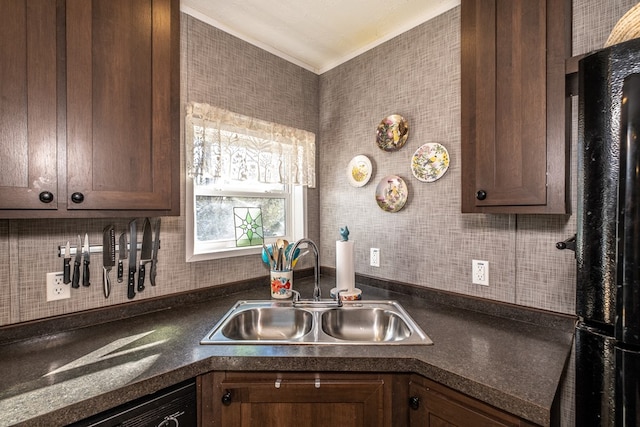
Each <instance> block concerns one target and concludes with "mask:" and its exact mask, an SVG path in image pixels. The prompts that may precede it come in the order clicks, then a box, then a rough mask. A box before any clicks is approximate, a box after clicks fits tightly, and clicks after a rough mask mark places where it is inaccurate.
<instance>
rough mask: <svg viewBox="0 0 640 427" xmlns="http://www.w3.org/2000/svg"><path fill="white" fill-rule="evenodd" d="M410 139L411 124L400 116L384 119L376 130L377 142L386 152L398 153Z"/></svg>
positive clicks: (394, 115)
mask: <svg viewBox="0 0 640 427" xmlns="http://www.w3.org/2000/svg"><path fill="white" fill-rule="evenodd" d="M408 137H409V123H407V120H406V119H405V118H404V117H402V116H401V115H399V114H392V115H390V116H388V117H385V118H384V119H382V121H381V122H380V124H379V125H378V129H377V130H376V142H377V143H378V147H380V149H382V150H384V151H396V150H399V149H400V148H402V146H403V145H404V143H405V142H407V138H408Z"/></svg>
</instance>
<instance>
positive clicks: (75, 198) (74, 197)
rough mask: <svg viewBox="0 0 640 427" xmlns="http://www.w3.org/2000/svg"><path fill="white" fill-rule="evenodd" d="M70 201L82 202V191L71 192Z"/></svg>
mask: <svg viewBox="0 0 640 427" xmlns="http://www.w3.org/2000/svg"><path fill="white" fill-rule="evenodd" d="M71 201H72V202H73V203H82V202H84V194H82V193H77V192H76V193H73V194H72V195H71Z"/></svg>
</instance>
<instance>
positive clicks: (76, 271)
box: [71, 261, 80, 288]
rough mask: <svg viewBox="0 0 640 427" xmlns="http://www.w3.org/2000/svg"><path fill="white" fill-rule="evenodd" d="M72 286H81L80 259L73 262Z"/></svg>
mask: <svg viewBox="0 0 640 427" xmlns="http://www.w3.org/2000/svg"><path fill="white" fill-rule="evenodd" d="M71 287H72V288H79V287H80V263H79V262H78V261H74V262H73V281H72V282H71Z"/></svg>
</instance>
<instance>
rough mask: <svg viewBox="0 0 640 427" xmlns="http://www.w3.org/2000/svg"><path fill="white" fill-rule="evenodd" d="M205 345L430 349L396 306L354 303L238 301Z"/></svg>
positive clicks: (384, 302) (391, 304)
mask: <svg viewBox="0 0 640 427" xmlns="http://www.w3.org/2000/svg"><path fill="white" fill-rule="evenodd" d="M200 343H201V344H252V345H253V344H271V345H274V344H334V345H336V344H360V345H398V344H404V345H430V344H433V342H432V341H431V339H430V338H429V337H428V336H427V335H426V334H425V333H424V331H422V329H420V327H419V326H418V325H417V324H416V323H415V322H414V320H413V319H412V318H411V316H409V314H408V313H407V312H406V311H405V310H404V309H403V308H402V306H401V305H400V304H398V303H397V302H396V301H353V302H346V301H345V302H344V303H343V304H342V306H341V307H336V306H332V305H329V304H327V305H323V304H310V305H309V306H294V305H293V304H292V303H291V302H280V301H275V300H267V301H238V302H237V303H236V304H235V305H234V306H233V307H232V308H231V309H230V310H229V311H228V312H227V313H226V314H225V315H224V316H223V317H222V319H220V321H218V323H216V325H215V326H214V327H213V329H212V330H211V331H210V332H209V333H207V335H206V336H205V337H204V338H203V339H202V341H200Z"/></svg>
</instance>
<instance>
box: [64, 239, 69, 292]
mask: <svg viewBox="0 0 640 427" xmlns="http://www.w3.org/2000/svg"><path fill="white" fill-rule="evenodd" d="M70 282H71V246H69V241H68V240H67V246H65V248H64V260H63V263H62V283H64V284H65V285H68V284H69V283H70Z"/></svg>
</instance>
